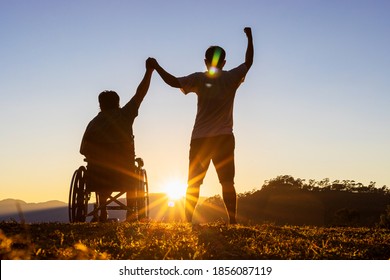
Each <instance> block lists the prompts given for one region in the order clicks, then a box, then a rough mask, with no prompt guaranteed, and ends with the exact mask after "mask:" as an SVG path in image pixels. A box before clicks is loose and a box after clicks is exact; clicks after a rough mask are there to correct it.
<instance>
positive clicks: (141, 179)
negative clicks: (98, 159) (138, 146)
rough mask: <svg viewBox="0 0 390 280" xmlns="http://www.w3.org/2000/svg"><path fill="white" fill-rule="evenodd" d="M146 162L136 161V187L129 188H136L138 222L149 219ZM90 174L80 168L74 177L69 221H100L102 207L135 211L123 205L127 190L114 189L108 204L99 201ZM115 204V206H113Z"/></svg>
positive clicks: (71, 184) (86, 169) (71, 187)
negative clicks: (87, 178) (90, 183)
mask: <svg viewBox="0 0 390 280" xmlns="http://www.w3.org/2000/svg"><path fill="white" fill-rule="evenodd" d="M143 167H144V162H143V160H142V159H141V158H136V159H135V173H136V176H137V180H136V183H135V184H136V186H129V187H135V188H136V193H137V197H136V205H137V206H136V208H137V209H135V211H136V213H137V214H138V220H144V219H149V187H148V178H147V174H146V170H145V169H144V168H143ZM87 172H88V165H87V166H83V165H82V166H80V167H79V168H78V169H77V170H76V171H75V172H74V173H73V176H72V180H71V183H70V191H69V204H68V212H69V221H70V222H71V223H76V222H86V221H87V217H92V218H91V220H90V221H91V222H94V221H99V211H101V209H102V207H106V210H126V211H127V210H134V209H130V208H129V207H128V206H127V205H125V204H124V203H122V202H121V201H120V200H119V198H120V197H121V196H123V195H124V194H126V190H123V189H121V190H117V189H115V188H113V189H112V190H111V189H110V190H109V191H112V193H111V195H110V196H109V198H108V200H107V201H106V202H102V201H99V195H98V194H97V192H96V191H95V190H94V188H93V186H90V185H89V184H88V183H87V180H86V177H87V176H86V174H87ZM93 193H95V195H94V197H95V202H94V203H93V207H92V209H91V207H90V206H91V203H90V200H91V198H92V196H93V195H92V194H93ZM113 204H114V205H113Z"/></svg>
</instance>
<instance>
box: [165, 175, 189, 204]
mask: <svg viewBox="0 0 390 280" xmlns="http://www.w3.org/2000/svg"><path fill="white" fill-rule="evenodd" d="M186 188H187V185H186V183H184V182H182V181H180V180H179V179H173V180H170V181H168V182H166V183H165V184H164V188H163V189H164V192H165V194H166V195H167V198H168V205H169V206H171V207H173V206H174V204H175V201H177V200H180V199H182V198H183V197H184V196H185V194H186Z"/></svg>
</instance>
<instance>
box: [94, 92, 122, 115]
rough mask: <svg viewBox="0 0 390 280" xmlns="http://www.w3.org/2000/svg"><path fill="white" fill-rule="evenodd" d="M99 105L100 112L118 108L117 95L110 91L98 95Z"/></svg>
mask: <svg viewBox="0 0 390 280" xmlns="http://www.w3.org/2000/svg"><path fill="white" fill-rule="evenodd" d="M99 105H100V109H101V110H102V111H107V110H112V109H117V108H119V95H118V94H117V93H116V92H115V91H112V90H105V91H102V92H101V93H100V94H99Z"/></svg>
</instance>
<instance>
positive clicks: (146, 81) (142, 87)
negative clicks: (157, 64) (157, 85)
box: [132, 58, 154, 108]
mask: <svg viewBox="0 0 390 280" xmlns="http://www.w3.org/2000/svg"><path fill="white" fill-rule="evenodd" d="M153 70H154V69H153V68H152V65H151V61H150V58H148V59H147V60H146V71H145V75H144V77H143V79H142V81H141V83H140V84H139V85H138V88H137V91H136V93H135V95H134V96H133V98H132V101H133V102H135V103H136V107H137V108H138V107H139V106H140V105H141V102H142V100H143V99H144V97H145V95H146V93H147V92H148V90H149V86H150V80H151V78H152V73H153Z"/></svg>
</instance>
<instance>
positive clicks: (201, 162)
mask: <svg viewBox="0 0 390 280" xmlns="http://www.w3.org/2000/svg"><path fill="white" fill-rule="evenodd" d="M244 32H245V34H246V36H247V39H248V45H247V49H246V55H245V62H244V63H243V64H241V65H239V66H238V67H236V68H234V69H231V70H229V71H224V70H222V69H223V67H224V65H225V62H226V61H225V51H224V49H223V48H221V47H219V46H211V47H209V48H208V49H207V51H206V54H205V60H204V61H205V64H206V67H207V72H196V73H193V74H190V75H188V76H185V77H179V78H177V77H175V76H173V75H171V74H170V73H168V72H167V71H165V70H164V69H163V68H162V67H161V66H160V65H159V64H158V62H157V61H156V60H155V59H153V60H152V61H151V63H152V66H153V67H154V68H155V69H156V71H157V72H158V73H159V75H160V76H161V78H162V79H163V80H164V81H165V83H167V84H168V85H170V86H172V87H175V88H180V89H181V90H182V92H183V93H184V94H188V93H189V92H194V93H196V94H197V96H198V105H197V106H198V108H197V114H196V119H195V125H194V128H193V131H192V136H191V144H190V153H189V172H188V187H187V192H186V207H185V209H186V210H185V214H186V219H187V221H188V222H192V217H193V213H194V210H195V207H196V204H197V202H198V199H199V190H200V186H201V184H202V183H203V179H204V177H205V176H206V172H207V169H208V167H209V164H210V161H211V160H212V161H213V164H214V166H215V168H216V171H217V174H218V179H219V182H220V183H221V185H222V195H223V200H224V203H225V206H226V209H227V212H228V216H229V222H230V223H231V224H235V223H236V211H237V196H236V190H235V187H234V175H235V166H234V148H235V139H234V134H233V104H234V97H235V94H236V90H237V89H238V87H239V86H240V84H241V83H242V82H243V81H244V78H245V75H246V73H247V72H248V70H249V69H250V67H251V66H252V63H253V55H254V50H253V39H252V30H251V28H249V27H246V28H245V29H244Z"/></svg>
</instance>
